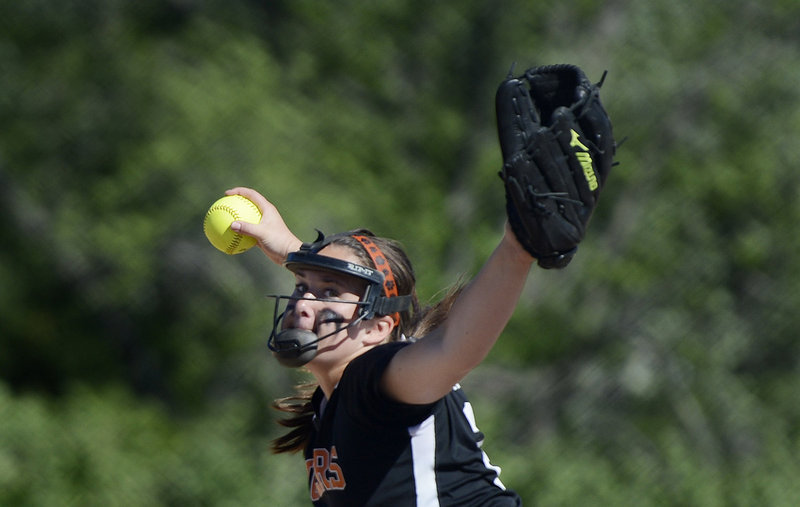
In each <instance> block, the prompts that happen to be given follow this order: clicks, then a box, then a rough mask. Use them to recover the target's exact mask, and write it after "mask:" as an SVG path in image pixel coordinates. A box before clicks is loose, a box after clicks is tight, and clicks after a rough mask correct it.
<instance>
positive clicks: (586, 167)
mask: <svg viewBox="0 0 800 507" xmlns="http://www.w3.org/2000/svg"><path fill="white" fill-rule="evenodd" d="M570 133H571V134H572V139H571V140H570V142H569V145H570V146H572V147H573V148H580V149H581V150H583V151H576V152H575V158H577V159H578V163H580V164H581V167H582V168H583V175H584V176H585V177H586V183H588V184H589V190H591V191H595V190H597V187H598V186H599V184H598V183H597V175H596V174H595V173H594V168H593V167H592V156H591V155H589V148H587V147H586V146H585V145H584V144H583V143H582V142H580V140H578V133H577V132H575V131H574V130H570Z"/></svg>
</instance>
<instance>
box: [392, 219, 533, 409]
mask: <svg viewBox="0 0 800 507" xmlns="http://www.w3.org/2000/svg"><path fill="white" fill-rule="evenodd" d="M533 262H534V259H533V258H532V257H531V256H530V255H529V254H528V253H527V252H526V251H525V250H524V249H523V248H522V247H521V246H520V245H519V243H517V241H516V239H515V238H514V236H513V233H511V232H510V231H509V230H508V229H507V230H506V235H505V236H504V238H503V240H502V241H501V242H500V244H499V245H498V246H497V248H496V249H495V251H494V252H493V253H492V255H491V256H490V257H489V259H488V260H487V261H486V263H485V264H484V266H483V268H482V269H481V270H480V272H479V273H478V274H477V275H476V276H475V278H474V279H473V280H472V281H471V282H470V283H469V285H467V286H466V287H465V288H464V289H463V290H462V291H461V293H460V294H459V296H458V298H457V299H456V301H455V302H454V303H453V306H452V307H451V308H450V311H449V313H448V315H447V319H446V320H445V321H444V322H443V323H442V324H441V325H440V326H439V327H437V328H436V329H434V330H433V331H432V332H431V333H430V334H429V335H427V336H424V337H420V338H421V339H420V340H419V341H417V342H416V343H414V344H413V345H412V346H410V347H406V348H404V349H403V350H401V351H400V352H398V353H397V355H396V356H395V358H394V359H393V360H392V362H391V363H390V365H389V367H388V368H387V371H386V373H385V374H384V378H383V388H384V390H385V391H386V393H388V394H389V395H390V396H392V397H394V398H395V399H397V400H399V401H403V402H406V403H432V402H434V401H436V400H438V399H439V398H441V397H442V396H444V395H445V394H446V393H447V392H448V391H449V390H450V389H451V388H452V387H453V385H454V384H455V383H456V382H459V381H460V380H461V379H463V378H464V376H465V375H466V374H467V373H468V372H469V371H470V370H472V369H473V368H474V367H475V366H477V365H478V364H479V363H480V362H481V361H482V360H483V359H484V358H485V357H486V355H487V354H488V353H489V351H490V350H491V348H492V346H493V345H494V344H495V342H496V341H497V339H498V337H499V336H500V333H501V332H502V331H503V328H505V326H506V324H507V323H508V320H509V319H510V318H511V315H512V314H513V312H514V308H515V307H516V305H517V302H518V300H519V297H520V294H521V293H522V289H523V288H524V286H525V282H526V280H527V276H528V272H529V271H530V268H531V265H532V264H533Z"/></svg>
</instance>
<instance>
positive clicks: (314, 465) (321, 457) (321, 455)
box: [306, 446, 347, 501]
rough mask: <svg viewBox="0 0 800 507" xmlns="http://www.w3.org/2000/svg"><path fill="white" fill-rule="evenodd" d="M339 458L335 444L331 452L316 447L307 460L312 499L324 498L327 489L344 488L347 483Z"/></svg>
mask: <svg viewBox="0 0 800 507" xmlns="http://www.w3.org/2000/svg"><path fill="white" fill-rule="evenodd" d="M337 459H338V455H337V453H336V446H333V447H332V448H331V450H330V452H328V449H314V452H313V453H312V455H311V458H309V459H307V460H306V472H307V473H308V474H309V481H310V482H309V489H310V491H311V500H312V501H317V500H319V499H320V498H322V495H323V494H324V493H325V492H326V491H330V490H337V489H344V488H345V486H346V485H347V482H346V481H345V480H344V474H343V473H342V468H341V467H340V466H339V464H338V463H336V461H337Z"/></svg>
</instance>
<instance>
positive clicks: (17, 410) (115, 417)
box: [0, 0, 800, 506]
mask: <svg viewBox="0 0 800 507" xmlns="http://www.w3.org/2000/svg"><path fill="white" fill-rule="evenodd" d="M0 20H2V21H0V23H1V24H2V25H0V216H2V220H0V244H2V249H1V250H0V504H2V505H22V506H27V505H31V506H34V505H35V506H40V505H80V506H85V505H88V506H93V505H98V506H100V505H103V506H108V505H123V506H138V505H142V506H144V505H148V506H149V505H159V504H161V505H209V506H211V505H214V506H216V505H302V504H303V503H304V502H305V499H306V498H307V493H306V491H305V485H304V483H305V467H304V464H303V462H302V459H301V458H300V457H299V456H272V455H270V454H269V452H268V445H269V441H270V439H271V438H273V437H274V436H275V435H276V434H277V432H278V431H279V430H278V427H277V425H276V424H275V423H274V418H275V417H276V414H275V413H274V412H273V411H272V410H271V409H270V408H269V403H270V402H271V400H272V399H273V398H275V397H277V396H281V395H285V394H288V393H290V392H291V386H292V385H293V384H294V383H295V382H296V381H298V380H300V379H301V378H302V377H301V376H300V374H298V373H296V372H292V371H289V370H286V369H283V368H281V367H279V366H278V365H277V364H276V363H275V362H274V361H273V360H272V359H271V358H270V357H269V354H268V351H267V349H266V345H265V341H266V335H267V333H268V331H269V328H270V319H271V303H270V302H269V301H268V300H267V299H266V298H265V297H264V295H266V294H269V293H272V292H285V291H286V290H287V289H288V288H289V286H290V284H291V283H292V282H291V278H290V277H289V276H288V273H285V272H284V271H283V270H281V269H279V268H277V267H275V266H273V265H271V264H270V263H269V262H268V261H267V259H266V258H265V257H264V256H263V255H262V254H261V253H260V252H258V251H256V250H252V251H249V252H247V253H245V254H242V255H239V256H235V257H229V256H226V255H223V254H221V253H220V252H218V251H217V250H215V249H214V248H212V247H211V246H210V244H209V243H208V242H207V241H206V239H205V237H204V236H203V232H202V219H203V215H204V213H205V211H206V209H207V208H208V206H209V205H210V204H211V203H212V202H213V201H214V200H215V199H216V198H218V197H219V196H221V195H222V192H223V191H224V190H226V189H227V188H230V187H233V186H237V185H245V186H250V187H254V188H256V189H258V190H260V191H262V192H263V193H264V194H265V195H266V196H267V197H268V198H269V199H271V200H272V201H273V202H274V203H275V204H276V205H277V206H278V207H279V209H280V210H281V212H282V213H283V216H284V218H285V219H286V221H287V223H288V224H289V226H290V227H292V228H293V229H294V230H295V231H296V233H297V234H298V235H299V236H300V237H301V238H303V239H306V240H311V239H313V238H314V237H315V233H314V228H315V227H316V228H320V229H322V230H324V231H327V232H335V231H340V230H345V229H350V228H354V227H360V226H365V227H369V228H371V229H373V230H374V231H375V232H376V233H378V234H381V235H386V236H390V237H394V238H397V239H399V240H400V241H402V242H403V243H404V244H405V245H406V246H407V249H408V251H409V253H410V255H411V257H412V259H413V261H414V263H415V265H416V267H417V271H418V277H419V280H420V282H419V290H420V293H421V295H422V297H423V298H425V299H426V300H427V299H435V298H436V297H438V296H439V295H441V291H442V289H444V288H445V287H447V286H449V285H450V284H452V283H454V282H456V281H457V280H458V279H459V277H461V276H466V277H468V276H470V275H471V274H473V273H474V272H475V270H476V269H477V268H478V267H479V265H480V264H481V262H482V261H483V260H484V259H485V258H486V257H487V255H488V254H489V253H490V251H491V249H492V248H493V246H494V244H496V242H497V240H498V239H499V237H500V235H501V232H502V224H503V220H504V209H503V195H502V187H501V182H500V180H499V179H498V178H497V171H498V169H499V167H500V164H501V160H500V155H499V148H498V145H497V140H496V133H495V123H494V104H493V101H494V91H495V88H496V87H497V85H498V84H499V82H500V81H501V80H502V78H503V77H504V76H505V75H506V73H507V71H508V69H509V67H510V65H511V63H512V62H516V64H517V69H518V70H522V69H524V68H526V67H531V66H535V65H541V64H550V63H574V64H577V65H579V66H580V67H582V68H583V69H584V70H585V71H586V73H587V74H588V75H589V76H590V78H592V79H593V80H599V79H600V77H601V76H602V73H603V72H604V71H605V70H608V77H607V78H606V81H605V85H604V87H603V89H602V98H603V102H604V104H605V105H606V108H607V109H608V111H609V113H610V114H611V116H612V119H613V121H614V126H615V133H616V135H617V137H618V139H622V138H623V137H626V138H627V140H626V141H625V143H624V144H623V146H622V147H621V148H620V150H619V152H618V157H617V158H618V160H619V161H620V163H621V165H620V166H619V167H617V168H616V169H615V172H614V173H612V175H611V177H610V179H609V180H608V183H607V188H606V189H605V191H604V194H603V197H602V199H601V203H600V206H599V209H598V210H597V213H596V215H595V217H594V219H593V221H592V224H591V227H590V229H589V233H588V237H587V238H586V240H585V242H584V244H583V245H582V247H581V249H580V252H579V255H578V256H577V257H576V259H575V260H574V261H573V262H572V264H571V265H570V266H569V268H568V269H566V270H564V271H557V272H552V271H543V270H535V271H534V272H533V273H532V276H531V279H530V282H529V284H528V286H527V288H526V291H525V294H524V296H523V298H522V300H521V302H520V304H519V307H518V311H517V312H516V314H515V316H514V318H513V320H512V322H511V323H510V325H509V327H508V329H507V332H506V333H505V334H504V336H502V338H501V340H500V341H499V343H498V345H497V346H496V348H495V349H494V350H493V351H492V354H491V355H490V357H489V358H488V359H487V361H486V362H485V363H484V364H483V365H482V366H480V367H479V368H478V369H477V370H475V371H474V372H473V373H472V374H471V375H470V376H469V377H468V378H467V379H466V380H465V382H464V385H465V387H466V388H467V392H468V393H469V394H470V395H471V398H472V401H473V404H474V406H475V408H476V413H477V419H478V424H479V426H480V427H481V428H482V429H483V430H484V432H485V433H486V435H487V441H486V444H485V449H486V451H487V452H488V453H489V455H490V456H491V457H492V460H493V462H494V463H496V464H498V465H500V466H501V467H502V468H503V474H502V478H503V480H504V482H505V483H506V484H507V485H508V486H509V487H512V488H514V489H516V490H518V491H519V492H520V494H521V495H522V496H523V498H524V499H525V501H526V505H527V504H541V505H637V506H648V505H654V506H660V505H698V506H717V505H719V506H728V505H743V506H744V505H747V506H751V505H778V506H779V505H787V506H788V505H796V504H797V502H798V500H799V499H800V486H799V485H798V482H797V478H798V477H800V458H798V455H800V403H798V399H799V398H798V393H799V392H800V345H798V340H797V337H796V336H797V330H798V329H800V311H799V310H798V309H800V255H798V250H800V239H799V238H798V225H797V224H798V222H800V200H798V197H800V173H799V172H798V167H799V166H800V155H799V154H798V153H799V152H800V145H799V144H798V136H799V135H800V102H799V101H798V99H800V89H799V88H798V83H800V4H798V3H797V2H796V1H795V0H769V1H746V0H729V1H713V0H712V1H707V2H696V1H693V0H655V1H652V2H639V1H636V0H618V1H609V2H602V3H600V2H591V1H586V0H568V1H564V2H557V3H556V2H532V1H523V0H516V1H512V0H505V1H490V0H462V1H442V2H429V1H422V0H418V1H398V0H389V1H383V2H358V1H340V2H323V1H288V0H286V1H273V2H256V1H245V0H238V1H225V0H203V1H200V0H171V1H155V0H143V1H137V2H126V1H122V0H95V1H90V0H86V1H60V2H53V1H49V2H48V1H44V0H39V1H25V2H10V1H9V2H3V3H2V4H0Z"/></svg>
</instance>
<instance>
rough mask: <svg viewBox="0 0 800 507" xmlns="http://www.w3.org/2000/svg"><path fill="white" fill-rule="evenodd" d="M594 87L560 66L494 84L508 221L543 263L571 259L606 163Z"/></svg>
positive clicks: (607, 126)
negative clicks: (496, 86) (497, 86)
mask: <svg viewBox="0 0 800 507" xmlns="http://www.w3.org/2000/svg"><path fill="white" fill-rule="evenodd" d="M603 77H604V78H605V75H603ZM600 86H602V80H601V82H600V83H597V84H592V83H591V82H589V80H588V79H587V78H586V76H585V75H584V73H583V71H582V70H581V69H579V68H578V67H576V66H574V65H566V64H561V65H548V66H544V67H536V68H532V69H528V70H527V71H526V72H525V73H524V74H523V75H522V76H520V77H511V75H510V74H509V77H508V78H507V79H506V80H504V81H503V82H502V83H501V84H500V86H499V88H498V89H497V95H496V97H495V107H496V112H497V129H498V135H499V138H500V149H501V151H502V155H503V169H502V171H501V173H500V177H501V178H502V180H503V182H504V185H505V191H506V212H507V214H508V220H509V224H510V225H511V229H512V230H513V231H514V234H515V235H516V237H517V239H518V240H519V242H520V244H522V246H523V247H524V248H525V249H526V250H527V251H528V252H529V253H530V254H531V255H532V256H533V257H535V258H536V259H537V260H538V263H539V266H541V267H543V268H563V267H565V266H566V265H567V264H569V262H570V260H572V257H573V256H574V255H575V251H576V250H577V248H578V243H580V242H581V240H582V239H583V237H584V234H585V232H586V225H587V224H588V222H589V219H590V218H591V216H592V213H593V212H594V209H595V206H596V205H597V199H598V197H599V195H600V191H601V189H602V188H603V185H604V184H605V181H606V178H607V177H608V173H609V172H610V170H611V166H612V164H613V158H614V153H615V150H616V144H615V142H614V137H613V134H612V129H611V121H610V120H609V118H608V114H607V113H606V111H605V109H603V106H602V104H601V103H600V94H599V91H600Z"/></svg>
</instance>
